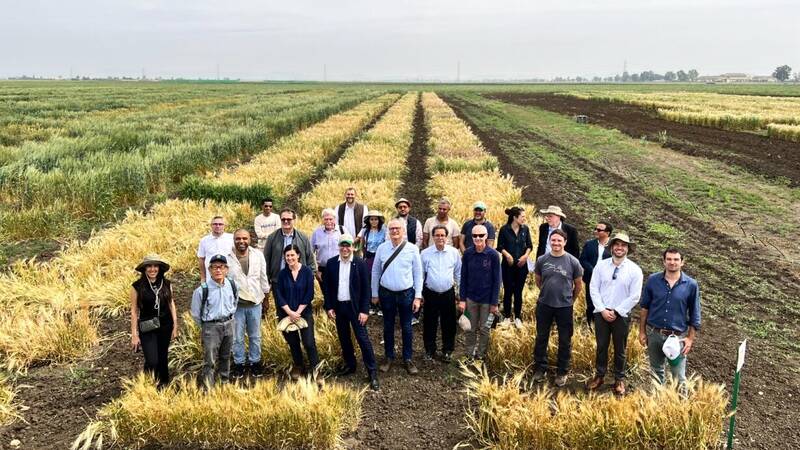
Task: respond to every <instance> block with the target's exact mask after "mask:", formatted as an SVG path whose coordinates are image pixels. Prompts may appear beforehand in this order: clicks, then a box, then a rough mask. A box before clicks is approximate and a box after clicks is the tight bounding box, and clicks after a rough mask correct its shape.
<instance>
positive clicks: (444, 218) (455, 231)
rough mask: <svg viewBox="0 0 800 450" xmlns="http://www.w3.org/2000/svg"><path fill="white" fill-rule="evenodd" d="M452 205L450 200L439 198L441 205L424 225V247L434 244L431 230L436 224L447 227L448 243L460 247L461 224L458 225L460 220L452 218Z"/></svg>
mask: <svg viewBox="0 0 800 450" xmlns="http://www.w3.org/2000/svg"><path fill="white" fill-rule="evenodd" d="M450 207H451V204H450V200H448V199H446V198H442V199H441V200H439V206H438V207H437V210H436V215H435V216H433V217H430V218H428V220H426V221H425V226H423V227H422V248H423V249H425V248H428V247H431V246H433V240H432V239H431V238H430V237H431V230H433V227H435V226H436V225H442V226H444V227H447V232H448V233H447V245H452V246H453V247H455V248H459V245H460V238H461V226H459V225H458V222H456V221H455V220H453V219H452V218H450Z"/></svg>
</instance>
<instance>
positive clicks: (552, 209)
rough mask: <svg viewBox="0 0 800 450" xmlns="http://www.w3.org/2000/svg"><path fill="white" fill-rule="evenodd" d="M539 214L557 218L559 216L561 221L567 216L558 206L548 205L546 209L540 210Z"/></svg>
mask: <svg viewBox="0 0 800 450" xmlns="http://www.w3.org/2000/svg"><path fill="white" fill-rule="evenodd" d="M539 213H540V214H555V215H557V216H561V218H562V219H566V218H567V215H566V214H564V211H561V207H560V206H556V205H550V206H548V207H547V209H540V210H539Z"/></svg>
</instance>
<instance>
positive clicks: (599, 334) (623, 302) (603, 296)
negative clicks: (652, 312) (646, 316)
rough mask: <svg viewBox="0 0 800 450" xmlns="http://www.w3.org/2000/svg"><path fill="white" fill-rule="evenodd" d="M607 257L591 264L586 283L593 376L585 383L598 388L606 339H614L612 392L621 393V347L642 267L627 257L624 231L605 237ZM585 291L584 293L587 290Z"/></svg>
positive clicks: (604, 364)
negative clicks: (591, 315)
mask: <svg viewBox="0 0 800 450" xmlns="http://www.w3.org/2000/svg"><path fill="white" fill-rule="evenodd" d="M608 245H609V247H611V253H612V256H611V259H604V260H602V261H600V262H599V263H598V264H597V266H595V267H594V274H593V275H592V281H591V284H590V285H589V292H591V295H592V303H593V307H592V311H593V313H594V335H595V339H596V340H597V354H596V364H595V367H596V368H597V369H596V370H597V372H596V374H595V377H594V378H593V379H592V380H591V381H589V383H588V384H587V385H586V387H587V388H588V389H589V390H597V389H599V388H600V387H601V386H602V385H603V383H604V379H605V376H606V370H607V368H608V346H609V343H610V342H609V341H613V342H614V388H613V390H614V393H615V394H617V395H624V394H625V371H626V368H625V363H626V358H625V350H626V348H627V344H628V331H629V329H630V322H631V319H630V312H631V310H632V309H633V307H634V306H636V304H637V303H638V302H639V297H640V296H641V293H642V280H643V275H642V269H641V268H639V266H638V265H636V263H635V262H633V261H631V260H630V259H628V253H629V252H630V253H632V252H633V247H634V243H633V242H631V238H630V237H628V235H627V234H625V233H620V232H618V233H616V234H615V235H614V237H612V238H611V239H610V240H609V241H608ZM587 294H588V293H587Z"/></svg>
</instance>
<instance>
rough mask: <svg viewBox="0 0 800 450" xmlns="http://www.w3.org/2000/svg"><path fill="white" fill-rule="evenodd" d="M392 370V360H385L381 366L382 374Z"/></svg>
mask: <svg viewBox="0 0 800 450" xmlns="http://www.w3.org/2000/svg"><path fill="white" fill-rule="evenodd" d="M391 368H392V360H391V359H389V358H386V359H385V360H383V362H382V363H381V365H380V367H379V369H380V370H381V372H388V371H389V369H391Z"/></svg>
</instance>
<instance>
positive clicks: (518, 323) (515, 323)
mask: <svg viewBox="0 0 800 450" xmlns="http://www.w3.org/2000/svg"><path fill="white" fill-rule="evenodd" d="M509 320H510V319H509ZM514 326H515V327H517V329H520V328H522V321H521V320H519V319H515V320H514Z"/></svg>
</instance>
